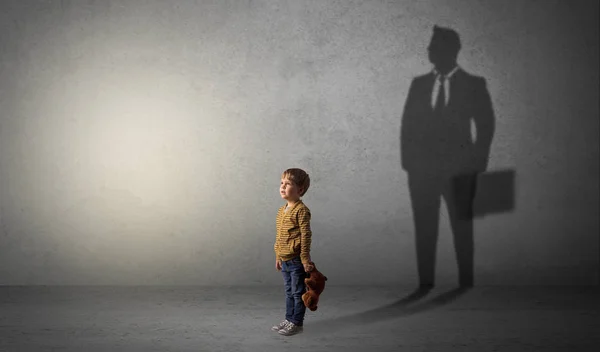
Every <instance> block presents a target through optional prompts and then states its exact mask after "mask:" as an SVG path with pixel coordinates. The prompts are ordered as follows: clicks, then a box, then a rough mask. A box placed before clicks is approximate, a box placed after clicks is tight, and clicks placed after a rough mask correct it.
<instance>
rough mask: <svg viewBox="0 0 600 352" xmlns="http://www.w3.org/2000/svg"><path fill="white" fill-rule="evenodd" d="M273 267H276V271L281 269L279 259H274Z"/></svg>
mask: <svg viewBox="0 0 600 352" xmlns="http://www.w3.org/2000/svg"><path fill="white" fill-rule="evenodd" d="M275 269H277V271H281V260H279V259H277V260H276V261H275Z"/></svg>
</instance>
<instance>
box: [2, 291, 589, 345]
mask: <svg viewBox="0 0 600 352" xmlns="http://www.w3.org/2000/svg"><path fill="white" fill-rule="evenodd" d="M282 290H283V288H282V287H262V288H245V287H239V288H202V287H6V286H4V287H0V351H2V352H12V351H19V352H20V351H27V352H29V351H78V352H95V351H132V352H133V351H229V352H235V351H256V352H269V351H344V352H349V351H368V352H375V351H411V352H413V351H436V352H437V351H439V352H446V351H478V352H483V351H515V352H516V351H519V352H523V351H545V352H551V351H597V350H598V349H597V348H598V346H600V288H598V287H591V288H585V287H475V288H472V289H470V290H466V291H461V290H457V289H453V288H451V287H439V288H435V289H433V290H432V291H430V292H428V294H426V295H420V294H412V295H411V293H413V292H412V288H410V287H378V288H365V287H335V286H328V287H327V288H326V291H325V292H324V293H323V296H322V298H321V302H320V306H319V310H317V311H316V312H310V311H309V312H307V318H306V322H305V331H304V333H302V334H300V335H296V336H291V337H283V336H279V335H278V334H277V333H275V332H272V331H271V330H270V328H271V326H272V325H273V324H274V323H277V322H278V321H279V320H281V318H282V316H283V313H284V310H283V307H284V301H283V291H282Z"/></svg>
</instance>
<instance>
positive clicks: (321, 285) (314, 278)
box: [302, 262, 327, 312]
mask: <svg viewBox="0 0 600 352" xmlns="http://www.w3.org/2000/svg"><path fill="white" fill-rule="evenodd" d="M310 264H311V267H312V270H310V271H309V272H308V277H307V278H305V279H304V283H305V284H306V292H304V294H303V295H302V301H303V302H304V306H305V307H306V308H308V309H310V310H311V311H313V312H314V311H315V310H317V304H318V303H319V295H320V294H321V293H322V292H323V290H324V289H325V281H327V277H326V276H325V275H323V274H322V273H321V272H320V271H319V270H317V267H316V266H315V263H313V262H310Z"/></svg>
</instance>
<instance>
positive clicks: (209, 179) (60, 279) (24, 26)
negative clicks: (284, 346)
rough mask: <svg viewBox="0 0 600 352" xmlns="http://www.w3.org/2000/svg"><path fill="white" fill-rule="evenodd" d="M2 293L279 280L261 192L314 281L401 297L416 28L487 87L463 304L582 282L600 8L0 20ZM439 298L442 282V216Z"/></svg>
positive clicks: (594, 185) (264, 4)
mask: <svg viewBox="0 0 600 352" xmlns="http://www.w3.org/2000/svg"><path fill="white" fill-rule="evenodd" d="M0 8H1V11H0V44H1V45H2V46H1V48H2V49H1V51H0V77H1V80H0V106H1V109H0V206H1V207H0V226H1V228H0V284H3V285H8V284H11V285H17V284H18V285H20V284H143V285H145V284H165V285H171V284H186V285H197V284H200V285H222V284H225V285H236V284H242V285H247V284H280V282H281V277H280V274H279V273H277V272H276V271H275V268H274V256H273V250H272V246H273V241H274V236H275V233H274V231H275V223H274V221H275V214H276V211H277V208H278V207H279V206H280V205H281V204H282V200H281V198H280V197H279V194H278V186H279V177H280V174H281V172H282V171H283V170H284V169H286V168H288V167H301V168H304V169H305V170H307V172H308V173H309V174H310V175H311V178H312V185H311V188H310V190H309V191H308V193H307V195H306V196H305V197H304V201H305V203H306V204H307V205H308V206H309V207H310V209H311V210H312V213H313V225H312V226H313V236H314V238H313V251H312V255H313V259H314V260H315V262H316V263H317V265H318V266H319V268H320V269H322V270H323V271H324V272H326V274H327V275H328V276H329V277H330V278H331V279H332V280H331V284H332V285H333V284H357V283H372V284H383V283H395V284H414V283H416V282H417V274H416V259H415V245H414V236H413V222H412V213H411V205H410V201H409V198H408V189H407V178H406V175H405V173H404V172H403V171H402V169H401V167H400V151H399V147H400V143H399V131H400V124H401V115H402V109H403V106H404V102H405V100H406V95H407V92H408V87H409V84H410V81H411V79H412V78H413V77H414V76H416V75H419V74H422V73H425V72H427V71H428V70H430V69H431V67H430V64H429V62H428V60H427V54H426V47H427V45H428V42H429V39H430V38H431V34H432V26H433V25H434V24H438V25H441V26H449V27H451V28H453V29H455V30H456V31H457V32H458V33H459V34H460V35H461V39H462V42H463V50H462V51H461V53H460V56H459V63H460V64H461V66H462V67H464V68H465V69H466V70H467V71H469V72H471V73H473V74H476V75H480V76H483V77H485V78H486V79H487V82H488V88H489V90H490V93H491V97H492V101H493V106H494V111H495V114H496V118H497V122H496V133H495V136H494V140H493V144H492V152H491V153H492V155H491V159H490V169H491V170H502V169H509V170H514V172H516V179H515V185H516V190H515V199H514V200H515V207H514V209H512V210H511V211H508V212H503V213H495V214H490V215H487V216H485V217H482V218H478V219H477V220H476V222H475V279H476V284H481V285H485V284H596V283H598V278H599V276H600V274H599V251H600V244H599V235H598V233H599V228H598V210H599V209H598V208H599V207H598V192H599V189H598V182H599V181H598V180H599V169H598V158H599V155H598V154H599V144H598V140H599V137H598V134H599V115H598V96H599V94H598V64H597V62H598V16H597V13H598V3H597V2H593V1H569V2H567V1H510V2H500V1H492V0H489V1H476V0H471V1H442V0H422V1H375V0H373V1H341V0H340V1H317V0H313V1H296V0H286V1H270V0H239V1H221V0H213V1H190V0H178V1H159V0H148V1H142V0H128V1H125V0H122V1H114V0H112V1H111V0H105V1H100V0H98V1H93V0H87V1H84V0H80V1H75V0H73V1H33V0H29V1H17V0H12V1H3V2H2V4H1V5H0ZM437 253H438V257H437V258H438V259H437V264H436V265H437V277H438V282H439V283H454V282H455V281H456V274H457V269H456V264H455V256H454V249H453V242H452V236H451V232H450V229H449V224H448V217H447V214H446V211H445V208H442V217H441V223H440V237H439V243H438V252H437Z"/></svg>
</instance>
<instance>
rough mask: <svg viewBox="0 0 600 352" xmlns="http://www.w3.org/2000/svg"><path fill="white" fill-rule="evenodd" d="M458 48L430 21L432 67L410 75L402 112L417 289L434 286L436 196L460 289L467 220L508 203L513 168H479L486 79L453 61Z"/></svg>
mask: <svg viewBox="0 0 600 352" xmlns="http://www.w3.org/2000/svg"><path fill="white" fill-rule="evenodd" d="M460 49H461V42H460V37H459V35H458V33H457V32H455V31H454V30H452V29H449V28H442V27H438V26H434V28H433V35H432V38H431V42H430V44H429V47H428V55H429V61H430V62H431V63H432V64H433V66H434V69H433V70H432V72H430V73H427V74H424V75H421V76H418V77H416V78H414V79H413V81H412V82H411V85H410V89H409V92H408V97H407V99H406V103H405V107H404V113H403V116H402V125H401V131H400V147H401V151H400V154H401V158H402V160H401V163H402V168H403V169H404V170H405V171H406V172H407V174H408V187H409V191H410V197H411V203H412V212H413V218H414V229H415V243H416V250H417V267H418V271H419V280H420V286H421V287H433V286H434V284H435V263H436V258H435V253H436V246H437V238H438V232H439V213H440V205H441V198H442V197H443V198H444V201H445V203H446V206H447V209H448V214H449V217H450V226H451V228H452V233H453V236H454V247H455V251H456V258H457V262H458V272H459V284H460V285H461V286H462V287H470V286H473V284H474V278H473V276H474V275H473V266H474V264H473V256H474V248H473V246H474V244H473V218H474V217H476V216H484V215H486V214H490V213H495V212H504V211H510V210H512V209H513V208H514V204H513V203H514V201H513V200H514V171H512V170H502V171H496V172H487V171H486V170H487V168H488V159H489V154H490V146H491V143H492V139H493V135H494V130H495V114H494V110H493V107H492V101H491V98H490V94H489V92H488V89H487V83H486V80H485V78H482V77H478V76H474V75H472V74H470V73H468V72H466V71H465V70H464V69H462V68H461V67H460V66H458V65H457V57H458V53H459V51H460ZM476 193H477V197H476ZM475 200H476V201H475Z"/></svg>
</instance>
